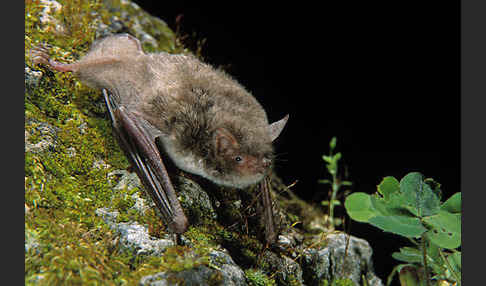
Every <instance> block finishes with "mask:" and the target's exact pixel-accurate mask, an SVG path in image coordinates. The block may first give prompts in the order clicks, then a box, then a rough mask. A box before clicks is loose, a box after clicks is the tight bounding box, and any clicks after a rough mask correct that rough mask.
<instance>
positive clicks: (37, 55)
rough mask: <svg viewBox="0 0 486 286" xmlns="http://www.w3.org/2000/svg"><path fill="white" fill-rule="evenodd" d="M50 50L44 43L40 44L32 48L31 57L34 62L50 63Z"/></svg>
mask: <svg viewBox="0 0 486 286" xmlns="http://www.w3.org/2000/svg"><path fill="white" fill-rule="evenodd" d="M48 52H49V50H48V48H47V47H46V46H45V45H44V44H39V45H37V46H35V47H33V48H32V49H31V50H30V58H31V59H32V64H33V65H37V64H44V65H49V53H48Z"/></svg>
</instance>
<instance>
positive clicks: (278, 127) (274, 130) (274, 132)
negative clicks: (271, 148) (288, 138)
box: [268, 114, 289, 141]
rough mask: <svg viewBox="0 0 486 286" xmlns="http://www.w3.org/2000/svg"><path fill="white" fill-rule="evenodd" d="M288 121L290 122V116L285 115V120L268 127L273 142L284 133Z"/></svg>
mask: <svg viewBox="0 0 486 286" xmlns="http://www.w3.org/2000/svg"><path fill="white" fill-rule="evenodd" d="M288 120H289V115H288V114H287V115H285V117H284V118H282V119H280V120H279V121H276V122H274V123H272V124H270V125H268V132H269V133H270V139H272V141H273V140H275V139H277V137H278V135H280V132H282V130H283V129H284V127H285V124H287V121H288Z"/></svg>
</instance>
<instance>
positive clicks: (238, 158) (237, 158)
mask: <svg viewBox="0 0 486 286" xmlns="http://www.w3.org/2000/svg"><path fill="white" fill-rule="evenodd" d="M235 161H236V162H238V163H239V162H241V161H243V159H242V158H241V157H240V156H236V157H235Z"/></svg>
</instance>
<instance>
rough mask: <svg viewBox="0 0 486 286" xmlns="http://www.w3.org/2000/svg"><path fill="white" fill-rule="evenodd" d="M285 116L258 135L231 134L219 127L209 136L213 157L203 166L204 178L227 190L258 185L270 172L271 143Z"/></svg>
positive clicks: (271, 158)
mask: <svg viewBox="0 0 486 286" xmlns="http://www.w3.org/2000/svg"><path fill="white" fill-rule="evenodd" d="M287 120H288V115H287V116H285V117H284V118H283V119H281V120H279V121H277V122H274V123H272V124H270V125H268V126H267V127H266V128H265V130H264V131H263V132H262V133H260V134H258V133H252V134H250V133H249V134H245V135H247V137H250V138H243V136H242V134H233V133H232V132H231V131H230V130H228V129H226V128H218V129H216V130H215V131H214V132H213V135H212V149H213V154H214V156H211V157H212V158H210V159H209V161H211V162H208V163H209V164H206V166H207V170H206V172H205V173H206V174H205V177H207V178H208V179H210V180H211V181H213V182H215V183H217V184H220V185H224V186H229V187H236V188H245V187H247V186H249V185H252V184H255V183H258V182H259V181H260V180H262V179H263V178H264V177H265V175H267V174H268V172H269V171H270V169H271V166H272V162H273V148H272V141H273V140H275V139H276V138H277V137H278V135H279V134H280V132H281V131H282V129H283V128H284V126H285V124H286V123H287Z"/></svg>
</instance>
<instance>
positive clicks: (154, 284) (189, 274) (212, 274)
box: [139, 250, 247, 286]
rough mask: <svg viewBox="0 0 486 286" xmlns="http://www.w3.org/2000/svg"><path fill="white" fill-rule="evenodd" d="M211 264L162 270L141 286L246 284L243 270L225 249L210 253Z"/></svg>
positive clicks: (240, 285) (149, 277)
mask: <svg viewBox="0 0 486 286" xmlns="http://www.w3.org/2000/svg"><path fill="white" fill-rule="evenodd" d="M209 257H210V261H211V262H210V266H206V265H200V266H197V267H194V268H192V269H187V270H183V271H180V272H160V273H157V274H154V275H148V276H145V277H143V278H142V279H141V280H140V283H139V285H140V286H168V285H186V286H191V285H193V286H196V285H201V286H204V285H228V286H245V285H247V283H246V278H245V274H244V272H243V270H241V268H239V267H238V266H237V265H236V264H235V263H234V261H233V259H232V258H231V257H230V256H229V255H228V254H227V253H225V252H223V251H216V250H213V251H212V252H211V253H210V254H209Z"/></svg>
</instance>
